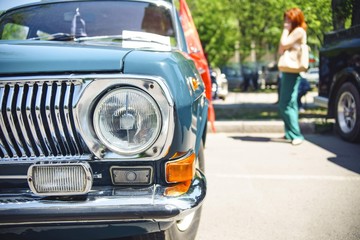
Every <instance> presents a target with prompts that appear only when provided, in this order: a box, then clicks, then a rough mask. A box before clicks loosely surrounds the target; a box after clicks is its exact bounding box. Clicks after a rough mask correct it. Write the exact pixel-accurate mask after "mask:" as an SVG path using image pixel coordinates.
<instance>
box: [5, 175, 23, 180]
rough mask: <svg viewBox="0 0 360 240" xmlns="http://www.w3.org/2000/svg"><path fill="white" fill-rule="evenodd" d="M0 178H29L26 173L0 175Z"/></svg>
mask: <svg viewBox="0 0 360 240" xmlns="http://www.w3.org/2000/svg"><path fill="white" fill-rule="evenodd" d="M0 179H1V180H4V179H27V176H26V175H0Z"/></svg>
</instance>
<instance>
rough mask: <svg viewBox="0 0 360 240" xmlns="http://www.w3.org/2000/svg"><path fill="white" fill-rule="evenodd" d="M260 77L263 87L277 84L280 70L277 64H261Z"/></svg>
mask: <svg viewBox="0 0 360 240" xmlns="http://www.w3.org/2000/svg"><path fill="white" fill-rule="evenodd" d="M261 78H262V79H263V80H264V84H265V88H271V87H273V86H277V85H278V81H279V78H280V72H279V69H278V67H277V64H276V63H270V64H268V65H266V66H263V69H262V76H261Z"/></svg>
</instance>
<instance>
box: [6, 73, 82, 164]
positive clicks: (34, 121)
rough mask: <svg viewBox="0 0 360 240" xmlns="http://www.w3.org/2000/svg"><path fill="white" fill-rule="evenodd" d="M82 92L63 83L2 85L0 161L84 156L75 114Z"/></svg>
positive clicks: (74, 84)
mask: <svg viewBox="0 0 360 240" xmlns="http://www.w3.org/2000/svg"><path fill="white" fill-rule="evenodd" d="M80 88H81V82H76V81H63V80H58V81H57V80H54V81H33V82H24V83H22V82H20V81H18V82H6V83H3V82H0V157H1V158H4V159H8V158H10V159H19V158H29V157H54V156H55V157H56V156H76V155H82V154H84V150H83V149H84V144H83V142H82V140H81V138H80V136H79V134H78V132H77V130H76V128H75V119H74V113H73V112H74V107H73V104H74V98H75V97H76V95H77V93H78V90H79V89H80Z"/></svg>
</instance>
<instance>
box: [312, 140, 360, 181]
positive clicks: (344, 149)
mask: <svg viewBox="0 0 360 240" xmlns="http://www.w3.org/2000/svg"><path fill="white" fill-rule="evenodd" d="M306 140H307V141H309V142H312V143H313V144H315V145H317V146H319V147H321V148H323V149H326V150H327V151H329V152H332V153H333V154H335V155H336V157H331V158H328V160H329V161H330V162H332V163H334V164H337V165H339V166H341V167H343V168H346V169H348V170H350V171H352V172H355V173H359V174H360V144H359V143H349V142H346V141H344V140H342V139H341V138H340V137H339V136H336V135H332V134H323V135H309V136H306Z"/></svg>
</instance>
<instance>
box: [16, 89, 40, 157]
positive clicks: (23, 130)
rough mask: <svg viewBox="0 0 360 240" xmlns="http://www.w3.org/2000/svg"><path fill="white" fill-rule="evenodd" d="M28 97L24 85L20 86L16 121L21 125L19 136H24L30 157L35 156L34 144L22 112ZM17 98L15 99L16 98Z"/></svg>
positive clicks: (23, 140) (23, 139)
mask: <svg viewBox="0 0 360 240" xmlns="http://www.w3.org/2000/svg"><path fill="white" fill-rule="evenodd" d="M24 98H26V95H25V93H24V86H20V87H19V90H18V93H17V98H16V107H15V108H16V118H17V119H16V122H17V123H18V125H19V127H20V130H21V131H20V133H21V134H20V135H19V137H22V142H23V145H24V146H25V147H26V150H25V151H26V152H27V154H26V155H27V156H28V157H34V156H35V154H34V150H33V146H32V145H31V140H30V137H29V135H28V132H27V131H26V128H25V122H24V118H23V115H22V112H23V111H24V108H23V99H24ZM14 100H15V99H14Z"/></svg>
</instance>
